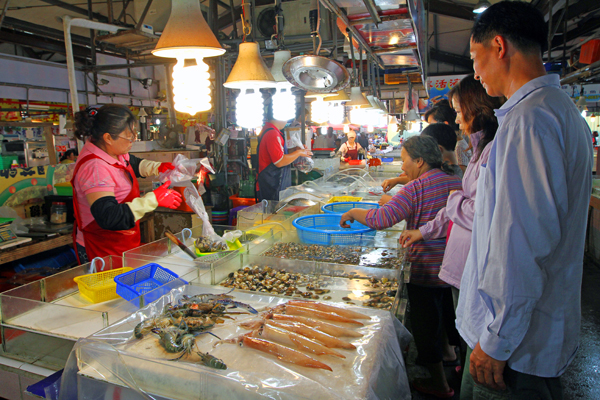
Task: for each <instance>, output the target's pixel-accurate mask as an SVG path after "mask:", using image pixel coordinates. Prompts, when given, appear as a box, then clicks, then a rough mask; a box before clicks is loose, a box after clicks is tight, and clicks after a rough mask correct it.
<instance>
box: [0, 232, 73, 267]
mask: <svg viewBox="0 0 600 400" xmlns="http://www.w3.org/2000/svg"><path fill="white" fill-rule="evenodd" d="M71 245H73V237H72V236H71V234H70V233H68V234H65V235H58V236H55V237H52V238H49V239H44V240H33V241H31V242H28V243H24V244H22V245H20V246H18V247H13V248H10V249H6V250H0V265H1V264H6V263H8V262H11V261H15V260H18V259H20V258H23V257H28V256H32V255H35V254H39V253H42V252H44V251H47V250H52V249H56V248H57V247H62V246H71Z"/></svg>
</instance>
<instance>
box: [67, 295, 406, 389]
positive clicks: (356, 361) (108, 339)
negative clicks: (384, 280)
mask: <svg viewBox="0 0 600 400" xmlns="http://www.w3.org/2000/svg"><path fill="white" fill-rule="evenodd" d="M223 291H224V290H223V289H222V288H217V287H209V286H203V287H200V286H189V285H188V286H186V287H182V288H178V289H175V290H173V291H171V292H170V293H169V294H168V295H166V296H164V297H162V298H160V299H159V300H157V301H156V302H155V303H153V304H151V305H149V306H147V307H145V308H143V309H141V310H139V312H136V313H135V314H133V315H131V316H130V317H128V318H125V319H123V320H121V321H119V322H117V323H116V324H114V325H112V326H110V327H108V328H106V329H104V330H102V331H100V332H98V333H97V334H95V335H93V336H91V337H89V338H87V339H82V340H80V341H79V342H78V343H77V344H76V346H75V347H74V349H73V351H72V353H71V355H70V358H69V361H68V362H67V365H66V367H65V371H64V374H63V379H62V383H61V387H62V388H63V391H62V392H61V395H60V399H62V400H66V399H74V398H79V399H92V398H94V399H98V398H111V397H112V393H113V391H114V386H115V385H116V386H121V387H124V388H125V389H124V391H123V392H124V393H127V398H131V399H138V398H140V399H141V398H144V399H157V398H170V399H207V398H210V399H228V400H230V399H254V398H262V397H268V398H271V399H298V398H303V399H324V398H327V399H388V398H394V399H410V389H409V386H408V379H407V377H406V369H405V364H404V360H403V357H402V352H401V349H402V348H404V347H405V346H406V345H407V344H408V341H410V334H409V333H408V331H407V330H406V329H405V328H404V327H403V326H402V325H401V324H400V323H399V322H398V320H397V319H396V318H393V317H392V316H391V314H390V313H389V312H385V311H381V310H374V309H366V308H360V307H347V308H349V309H354V310H357V311H359V312H361V313H363V314H367V315H369V316H371V320H370V321H368V322H367V321H366V320H364V322H365V326H363V327H361V328H360V329H358V330H359V331H360V332H361V333H363V335H364V336H363V337H361V338H355V340H352V343H353V344H354V345H355V346H356V347H357V348H356V350H342V349H337V350H339V352H340V353H342V354H344V355H345V356H346V359H338V358H335V359H334V357H330V356H321V357H317V358H319V360H320V361H322V362H325V363H326V364H328V365H329V366H330V367H331V368H332V369H333V372H330V371H325V370H317V369H311V368H305V367H301V366H298V365H295V364H290V363H286V362H283V361H280V360H278V359H276V358H275V357H273V356H271V355H268V354H266V353H262V352H259V351H256V350H254V349H249V348H240V347H239V346H237V345H232V344H221V345H219V346H217V347H216V348H213V346H212V345H213V343H215V342H216V341H217V339H216V338H214V337H212V336H210V335H200V336H198V337H197V345H198V347H199V349H200V350H201V351H204V352H206V351H208V352H210V354H212V355H213V356H215V357H218V358H220V359H222V360H223V361H224V362H225V363H226V364H227V366H228V369H227V370H216V369H211V368H208V367H205V366H203V365H198V364H196V363H195V362H196V361H197V356H195V355H194V356H187V357H186V358H184V359H182V360H181V361H178V362H173V361H167V358H173V355H172V354H167V353H165V352H164V350H162V348H161V347H159V345H158V343H157V339H156V337H155V336H154V335H148V336H146V337H145V338H144V339H141V340H132V330H133V329H134V327H135V325H136V324H138V323H139V322H140V321H142V320H143V319H145V318H148V317H150V316H151V315H153V314H154V313H156V312H157V311H158V310H162V308H163V307H164V305H165V304H166V303H168V302H172V301H176V300H177V299H178V298H179V297H180V296H181V295H183V294H188V295H193V294H200V293H218V292H223ZM234 296H235V300H237V301H241V302H244V303H247V304H250V305H251V306H253V307H254V308H256V309H257V310H258V311H262V310H264V309H265V308H266V307H272V306H274V305H276V304H277V303H282V302H284V301H285V300H284V299H281V298H275V297H267V296H261V295H253V294H246V293H235V292H234ZM338 306H340V305H338ZM234 317H235V318H236V319H235V321H230V320H228V321H227V322H226V323H225V324H223V325H219V326H218V327H215V328H214V329H213V330H212V332H213V333H215V334H216V335H219V336H220V337H221V338H223V339H227V338H234V337H237V336H239V335H240V334H242V333H246V332H247V331H245V330H243V329H241V328H240V327H239V326H238V324H239V323H240V322H244V321H248V320H252V319H254V317H253V316H251V315H248V316H245V315H235V316H234ZM346 339H349V338H346Z"/></svg>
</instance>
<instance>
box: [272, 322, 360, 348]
mask: <svg viewBox="0 0 600 400" xmlns="http://www.w3.org/2000/svg"><path fill="white" fill-rule="evenodd" d="M267 324H269V325H271V326H275V327H277V328H281V329H285V330H287V331H291V332H295V333H298V334H300V335H302V336H306V337H307V338H309V339H313V340H316V341H317V342H321V343H323V345H324V346H325V347H337V348H340V349H349V350H354V349H356V346H354V345H353V344H352V343H348V342H345V341H343V340H341V339H338V338H336V337H334V336H331V335H328V334H326V333H323V332H321V331H319V330H318V329H315V328H311V327H310V326H307V325H304V324H302V323H300V322H276V321H268V322H267Z"/></svg>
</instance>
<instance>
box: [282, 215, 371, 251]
mask: <svg viewBox="0 0 600 400" xmlns="http://www.w3.org/2000/svg"><path fill="white" fill-rule="evenodd" d="M341 216H342V214H318V215H306V216H304V217H300V218H296V220H294V221H293V222H292V224H293V225H294V226H295V227H296V230H297V232H298V238H299V239H300V241H301V242H302V243H308V244H323V245H334V244H335V245H353V246H357V245H362V244H364V243H366V241H368V240H372V239H373V236H375V231H374V230H373V229H371V228H369V227H367V226H365V225H363V224H361V223H359V222H356V221H354V222H353V223H351V224H350V228H342V227H341V226H340V218H341Z"/></svg>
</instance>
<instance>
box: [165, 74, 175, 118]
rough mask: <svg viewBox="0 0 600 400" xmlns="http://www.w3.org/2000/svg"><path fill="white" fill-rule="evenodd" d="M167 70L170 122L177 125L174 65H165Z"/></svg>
mask: <svg viewBox="0 0 600 400" xmlns="http://www.w3.org/2000/svg"><path fill="white" fill-rule="evenodd" d="M165 68H166V69H167V107H168V110H169V121H171V123H172V124H173V125H175V124H176V123H177V114H176V113H175V105H174V102H173V64H167V65H165Z"/></svg>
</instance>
